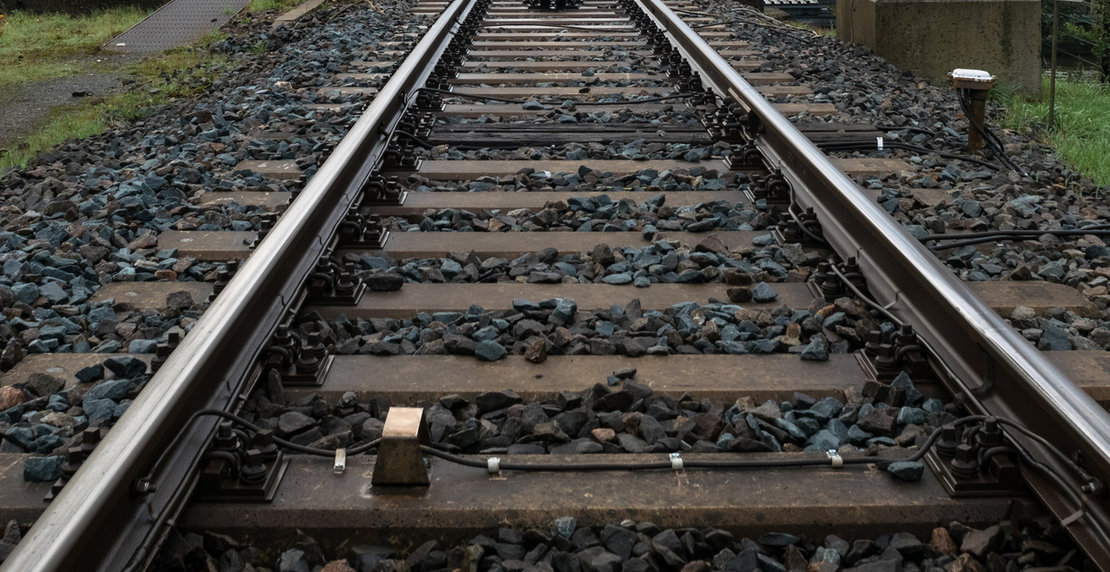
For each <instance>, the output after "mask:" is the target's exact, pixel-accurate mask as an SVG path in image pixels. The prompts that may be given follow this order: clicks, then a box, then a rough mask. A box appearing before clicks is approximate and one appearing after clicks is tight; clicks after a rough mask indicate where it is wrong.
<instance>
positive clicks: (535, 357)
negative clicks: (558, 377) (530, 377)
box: [524, 337, 547, 363]
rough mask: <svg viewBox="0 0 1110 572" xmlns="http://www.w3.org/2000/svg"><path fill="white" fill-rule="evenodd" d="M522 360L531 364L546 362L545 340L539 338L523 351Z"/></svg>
mask: <svg viewBox="0 0 1110 572" xmlns="http://www.w3.org/2000/svg"><path fill="white" fill-rule="evenodd" d="M524 359H526V360H528V361H530V362H532V363H543V362H545V361H547V340H545V339H544V338H542V337H541V338H539V339H537V340H536V341H534V342H532V345H530V346H528V349H526V350H524Z"/></svg>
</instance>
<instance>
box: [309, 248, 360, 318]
mask: <svg viewBox="0 0 1110 572" xmlns="http://www.w3.org/2000/svg"><path fill="white" fill-rule="evenodd" d="M363 292H366V282H364V281H363V280H362V277H361V276H359V274H358V270H357V269H356V268H355V265H354V263H353V262H347V263H341V262H340V261H338V260H336V259H334V258H330V257H329V258H323V259H321V260H320V261H319V262H317V263H316V270H314V271H313V272H312V274H311V275H310V276H309V277H308V302H309V303H310V304H319V305H330V306H354V305H356V304H358V301H359V299H360V298H362V294H363Z"/></svg>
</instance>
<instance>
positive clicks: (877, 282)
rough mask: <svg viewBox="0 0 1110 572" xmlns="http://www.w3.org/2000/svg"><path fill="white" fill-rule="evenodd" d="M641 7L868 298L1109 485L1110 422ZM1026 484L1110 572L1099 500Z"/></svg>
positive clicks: (712, 55)
mask: <svg viewBox="0 0 1110 572" xmlns="http://www.w3.org/2000/svg"><path fill="white" fill-rule="evenodd" d="M636 1H637V3H639V4H640V5H641V7H642V8H643V9H644V10H645V11H646V12H647V13H648V14H649V15H651V16H652V17H653V18H654V19H655V20H656V21H657V23H658V24H660V25H661V26H663V28H664V29H665V30H666V31H667V32H668V33H669V35H670V36H671V38H672V39H674V40H675V42H676V43H677V45H678V47H679V48H680V50H682V51H683V52H684V53H685V55H686V57H687V58H688V60H689V61H690V63H691V65H692V66H694V67H695V69H698V70H699V71H700V73H701V74H702V77H703V78H704V79H705V80H707V82H708V83H710V84H712V86H713V87H714V88H715V89H717V90H718V92H719V93H720V94H723V95H724V96H725V97H731V98H733V99H734V100H736V101H737V102H738V103H740V104H741V105H742V106H744V107H745V108H746V109H747V110H748V111H749V113H750V114H754V116H755V117H756V118H757V119H758V122H759V124H760V126H761V127H762V133H761V134H760V135H759V137H758V138H757V141H756V143H757V145H758V146H759V147H760V149H761V150H762V151H763V152H764V153H765V155H766V156H767V158H768V160H769V162H770V163H771V164H772V165H774V166H775V167H777V168H780V169H781V170H782V172H783V175H784V176H785V177H786V178H787V180H788V181H789V182H790V183H791V185H792V188H793V189H794V190H795V194H796V200H798V202H800V203H802V205H803V206H812V207H814V209H815V211H816V212H817V213H818V216H819V217H820V219H821V224H822V230H823V233H824V235H825V237H826V238H827V239H829V241H830V243H831V244H832V245H833V246H834V248H835V249H836V251H837V252H839V253H841V254H842V255H847V256H856V258H857V259H858V261H859V263H860V266H861V268H862V269H863V270H864V275H865V276H866V277H867V285H868V288H869V290H870V291H871V293H872V295H873V296H874V297H876V299H878V300H880V301H882V302H889V303H892V304H891V308H890V309H891V310H893V311H894V312H896V313H897V314H899V315H900V316H901V317H902V318H903V319H905V320H906V321H907V322H908V323H910V324H911V325H913V326H914V329H915V330H916V331H917V332H918V333H919V334H920V335H921V337H922V338H923V339H924V340H926V341H927V342H929V344H930V345H931V346H932V348H933V350H934V351H935V352H936V353H937V354H938V357H940V358H941V359H943V360H944V362H945V363H946V364H947V365H948V367H949V368H950V369H951V371H952V372H953V373H954V374H955V377H956V380H954V381H956V382H957V383H960V384H962V385H963V386H964V387H969V392H968V393H969V394H970V396H971V397H972V399H973V400H974V401H975V406H977V407H980V408H981V409H982V413H986V414H990V415H995V416H999V417H1008V418H1011V419H1015V420H1018V421H1019V422H1021V423H1023V424H1025V425H1027V426H1028V427H1030V428H1031V429H1033V431H1035V432H1036V433H1038V434H1040V435H1041V436H1043V437H1044V438H1046V439H1048V441H1049V442H1051V443H1052V444H1053V445H1055V446H1056V447H1057V448H1059V449H1060V450H1062V451H1064V452H1065V453H1069V454H1072V453H1076V454H1077V456H1078V457H1080V458H1082V461H1081V463H1082V464H1083V466H1084V469H1085V470H1087V471H1088V472H1089V473H1091V474H1092V475H1093V476H1095V477H1096V478H1099V479H1101V480H1102V481H1103V483H1107V481H1110V415H1108V414H1107V412H1106V411H1105V410H1104V409H1102V408H1101V407H1099V405H1098V404H1097V403H1096V402H1095V401H1094V400H1093V399H1091V397H1090V396H1088V395H1087V394H1086V393H1085V392H1083V391H1082V390H1080V389H1079V388H1078V386H1077V385H1076V384H1075V383H1074V382H1073V381H1072V380H1070V379H1069V378H1068V377H1067V375H1066V374H1064V373H1063V372H1062V371H1061V370H1060V369H1059V368H1057V367H1056V366H1055V365H1053V364H1052V363H1051V362H1049V361H1048V360H1047V359H1046V358H1045V357H1044V356H1043V355H1042V354H1041V352H1040V351H1038V350H1037V349H1035V348H1034V347H1033V346H1032V345H1031V344H1030V343H1029V342H1028V341H1026V340H1025V339H1024V338H1022V337H1021V336H1019V335H1018V334H1017V333H1016V332H1015V331H1014V329H1013V327H1011V326H1010V325H1009V324H1007V323H1006V322H1005V321H1004V320H1003V319H1002V318H1001V317H1000V316H999V315H998V314H997V313H996V312H994V310H993V309H991V308H990V307H989V306H987V305H986V304H984V303H983V302H982V301H981V300H979V299H978V298H977V297H976V296H975V295H974V294H972V293H971V291H970V290H968V288H967V287H966V286H964V285H963V284H962V283H961V282H960V281H959V280H958V279H957V278H956V277H955V276H953V274H952V273H951V271H950V270H948V269H947V268H946V267H945V266H944V265H943V264H941V262H940V261H939V260H938V259H937V257H936V256H935V255H934V254H933V253H931V252H929V251H928V250H927V249H926V248H924V247H923V246H922V245H921V243H920V242H919V241H918V240H916V239H915V238H913V236H912V235H910V234H909V233H908V232H907V231H906V230H905V229H903V228H902V226H901V225H900V224H898V222H897V221H896V220H894V218H893V217H891V216H890V215H889V214H888V213H887V212H886V211H884V210H882V209H881V208H879V206H878V205H877V204H876V203H875V202H873V201H872V200H870V199H869V198H868V197H867V196H866V195H865V194H864V193H863V191H862V189H860V188H859V186H858V185H856V184H855V182H854V181H852V180H851V179H850V178H848V177H847V176H846V175H844V173H842V172H841V171H840V170H839V169H837V168H836V167H835V166H834V165H833V164H832V163H831V162H830V161H829V160H828V159H827V157H825V155H824V154H823V153H822V152H821V151H820V150H819V149H818V148H817V147H816V146H814V145H813V144H812V143H811V142H810V141H809V140H808V139H807V138H806V137H805V136H804V135H803V134H802V133H801V132H799V131H798V130H797V129H796V128H795V127H794V126H793V125H792V124H791V123H790V122H789V121H788V120H787V119H786V118H785V117H783V116H782V115H781V114H780V113H778V112H777V111H776V110H775V109H774V108H773V107H772V106H771V104H770V103H769V102H767V101H766V100H765V99H763V97H762V96H760V95H759V93H758V92H757V91H756V90H755V89H754V88H752V87H751V85H749V84H748V83H747V82H746V81H745V80H744V79H743V78H742V77H741V76H740V74H739V73H737V72H736V71H735V70H734V69H732V67H731V66H730V65H729V64H728V62H727V61H725V60H724V59H723V58H722V57H721V56H720V55H719V54H718V53H717V52H716V51H715V50H714V49H713V48H712V47H710V46H709V44H708V43H706V42H705V40H703V39H702V38H701V37H700V36H698V35H697V34H696V33H695V32H694V31H693V30H692V29H691V28H690V27H689V26H687V25H686V24H685V23H684V22H682V21H681V20H680V19H679V18H678V17H677V16H676V15H675V14H674V12H672V11H671V10H670V9H669V8H667V7H666V6H665V5H664V4H663V2H662V0H636ZM1007 434H1008V435H1009V437H1010V438H1012V439H1013V440H1015V441H1016V442H1018V443H1019V444H1021V445H1022V446H1023V447H1025V448H1026V449H1028V450H1029V451H1030V452H1031V453H1032V454H1033V456H1034V457H1035V458H1036V459H1037V460H1039V461H1041V462H1043V463H1045V464H1046V465H1049V466H1050V467H1051V468H1052V469H1054V470H1055V471H1057V472H1059V473H1060V474H1063V475H1070V476H1071V477H1072V478H1070V479H1068V480H1069V482H1072V483H1077V484H1083V483H1082V481H1077V480H1076V478H1075V476H1074V471H1072V470H1070V468H1068V467H1067V466H1066V465H1065V464H1064V463H1063V462H1062V461H1060V460H1059V459H1057V458H1056V457H1055V456H1053V455H1051V454H1049V452H1048V451H1047V450H1046V449H1045V448H1044V447H1042V446H1041V445H1039V444H1037V443H1035V442H1034V441H1032V440H1031V439H1028V438H1025V437H1024V436H1022V435H1020V434H1016V432H1013V431H1007ZM1023 475H1024V476H1025V478H1026V481H1027V482H1028V483H1029V484H1030V486H1031V488H1032V489H1033V491H1034V493H1035V494H1036V495H1037V496H1038V497H1039V498H1040V499H1041V500H1042V502H1044V503H1045V505H1046V506H1047V507H1048V508H1049V509H1050V510H1051V511H1052V512H1053V513H1054V514H1055V515H1056V517H1057V518H1060V519H1061V520H1064V519H1067V518H1068V517H1071V516H1074V515H1076V514H1077V513H1078V512H1079V511H1084V510H1085V511H1086V514H1085V515H1083V516H1082V517H1080V518H1078V519H1076V520H1075V521H1074V522H1072V523H1071V524H1070V525H1069V526H1067V527H1066V528H1067V530H1068V531H1069V533H1071V534H1072V536H1073V537H1074V538H1075V540H1076V542H1077V543H1078V544H1080V546H1082V547H1083V549H1084V550H1086V551H1087V553H1088V554H1089V555H1090V556H1091V558H1092V559H1093V560H1094V561H1095V562H1096V563H1098V565H1099V566H1100V567H1101V569H1103V570H1110V542H1107V541H1106V536H1105V534H1106V531H1108V530H1110V517H1108V503H1107V499H1106V495H1105V493H1100V494H1094V495H1086V496H1084V497H1083V498H1084V504H1085V507H1080V506H1076V504H1075V503H1074V502H1073V501H1072V500H1070V499H1069V497H1068V496H1066V495H1064V493H1063V492H1062V491H1060V490H1059V488H1058V487H1056V486H1055V485H1054V484H1052V483H1051V481H1049V480H1048V479H1046V478H1045V477H1044V476H1042V475H1041V474H1040V473H1037V472H1035V471H1033V470H1029V469H1027V468H1025V466H1024V465H1023Z"/></svg>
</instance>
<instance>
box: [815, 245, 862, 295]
mask: <svg viewBox="0 0 1110 572" xmlns="http://www.w3.org/2000/svg"><path fill="white" fill-rule="evenodd" d="M834 264H835V265H836V269H837V270H838V271H839V273H840V275H843V276H844V277H845V278H847V279H848V280H849V281H851V283H852V285H853V286H855V288H856V289H857V290H859V291H861V292H866V291H867V284H866V282H865V281H864V278H863V274H861V273H860V268H859V263H858V262H856V258H855V257H854V256H849V257H848V258H846V259H844V261H843V262H838V261H837V257H836V256H831V257H829V261H827V262H820V263H818V264H817V270H816V271H815V272H814V273H813V277H812V278H811V279H810V281H809V283H808V284H809V290H810V292H811V293H813V295H814V296H817V297H818V298H824V299H825V300H828V301H830V302H831V301H833V300H836V299H837V298H840V297H841V296H847V295H848V288H847V287H846V286H845V285H844V281H843V280H842V279H841V277H840V275H837V273H836V272H834V271H833V265H834Z"/></svg>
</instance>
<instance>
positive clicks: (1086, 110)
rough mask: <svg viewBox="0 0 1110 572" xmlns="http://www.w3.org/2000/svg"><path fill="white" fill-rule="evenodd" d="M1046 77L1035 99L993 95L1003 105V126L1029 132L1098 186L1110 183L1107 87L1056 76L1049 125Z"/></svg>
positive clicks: (1012, 95)
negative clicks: (1053, 112) (1052, 117)
mask: <svg viewBox="0 0 1110 572" xmlns="http://www.w3.org/2000/svg"><path fill="white" fill-rule="evenodd" d="M1048 88H1049V86H1048V80H1047V79H1046V80H1045V83H1044V97H1043V98H1042V100H1041V101H1034V100H1030V99H1027V98H1023V97H1020V96H1016V95H1014V94H1012V93H1001V94H998V95H997V96H996V98H997V99H998V100H999V101H1001V102H1002V103H1003V104H1004V105H1005V106H1006V113H1005V115H1004V117H1003V119H1002V122H1001V123H1002V126H1003V127H1006V128H1008V129H1014V130H1018V131H1022V132H1025V133H1028V134H1031V135H1032V136H1033V137H1034V138H1036V139H1038V140H1041V141H1044V142H1046V143H1048V144H1050V145H1052V146H1053V147H1055V149H1056V152H1057V154H1058V155H1059V156H1060V157H1061V158H1062V159H1063V160H1064V161H1065V162H1067V163H1068V164H1069V165H1071V166H1072V167H1073V168H1074V169H1076V170H1077V171H1079V172H1080V173H1083V174H1084V175H1086V176H1088V177H1090V178H1091V179H1092V180H1093V181H1094V182H1095V184H1096V185H1098V186H1103V187H1105V186H1108V185H1110V161H1107V160H1106V158H1107V157H1110V86H1107V85H1105V84H1098V83H1092V82H1086V81H1076V80H1071V79H1061V78H1059V77H1057V79H1056V125H1055V126H1054V127H1053V128H1052V129H1049V128H1048Z"/></svg>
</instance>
